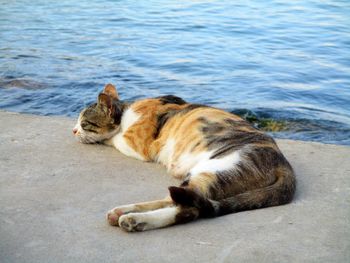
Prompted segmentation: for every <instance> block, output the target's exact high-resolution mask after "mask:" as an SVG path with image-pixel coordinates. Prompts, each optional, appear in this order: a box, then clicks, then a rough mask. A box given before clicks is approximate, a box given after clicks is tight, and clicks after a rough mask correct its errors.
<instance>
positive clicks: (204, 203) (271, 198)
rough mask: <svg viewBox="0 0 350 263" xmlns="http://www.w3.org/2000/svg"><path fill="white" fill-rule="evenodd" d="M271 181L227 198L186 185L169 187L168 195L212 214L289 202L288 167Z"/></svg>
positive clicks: (291, 179)
mask: <svg viewBox="0 0 350 263" xmlns="http://www.w3.org/2000/svg"><path fill="white" fill-rule="evenodd" d="M276 176H277V180H276V181H275V182H274V184H272V185H269V186H267V187H264V188H258V189H254V190H251V191H247V192H244V193H241V194H238V195H235V196H232V197H229V198H225V199H221V200H212V199H208V198H205V197H204V196H203V195H201V194H200V193H198V192H196V191H194V190H192V189H190V188H186V187H175V186H171V187H169V191H170V196H171V198H172V199H173V201H174V202H175V203H177V204H180V205H184V206H191V207H196V208H197V209H198V210H199V215H200V217H215V216H221V215H225V214H230V213H234V212H239V211H244V210H251V209H256V208H263V207H269V206H276V205H283V204H287V203H289V202H290V201H291V200H292V198H293V195H294V192H295V177H294V174H293V171H292V170H289V169H288V170H287V171H286V170H285V169H283V171H280V172H277V173H276Z"/></svg>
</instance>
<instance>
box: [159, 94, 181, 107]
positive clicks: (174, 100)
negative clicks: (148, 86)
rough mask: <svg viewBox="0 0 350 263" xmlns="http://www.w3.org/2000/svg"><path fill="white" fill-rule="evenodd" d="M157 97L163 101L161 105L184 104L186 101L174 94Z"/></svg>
mask: <svg viewBox="0 0 350 263" xmlns="http://www.w3.org/2000/svg"><path fill="white" fill-rule="evenodd" d="M157 99H159V100H160V101H161V102H162V103H163V105H164V104H177V105H183V104H186V101H184V100H183V99H181V98H180V97H177V96H174V95H166V96H161V97H157Z"/></svg>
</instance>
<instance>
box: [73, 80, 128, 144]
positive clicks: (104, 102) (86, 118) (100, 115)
mask: <svg viewBox="0 0 350 263" xmlns="http://www.w3.org/2000/svg"><path fill="white" fill-rule="evenodd" d="M124 107H125V106H124V103H123V102H122V101H120V100H119V96H118V93H117V90H116V88H115V87H114V86H113V85H112V84H107V85H106V86H105V88H104V90H103V91H102V92H101V93H100V94H99V95H98V99H97V103H94V104H92V105H90V106H88V107H87V108H85V109H83V110H82V111H81V112H80V115H79V118H78V121H77V124H76V125H75V127H74V129H73V133H74V135H75V136H76V137H77V138H78V139H79V141H80V142H82V143H98V142H102V141H104V140H107V139H110V138H112V137H113V136H114V135H115V134H116V133H118V131H119V126H120V122H121V117H122V114H123V110H124Z"/></svg>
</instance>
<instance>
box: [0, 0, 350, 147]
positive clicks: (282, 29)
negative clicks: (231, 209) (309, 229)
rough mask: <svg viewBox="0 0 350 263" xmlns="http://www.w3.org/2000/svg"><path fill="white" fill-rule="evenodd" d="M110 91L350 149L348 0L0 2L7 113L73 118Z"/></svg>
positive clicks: (1, 91)
mask: <svg viewBox="0 0 350 263" xmlns="http://www.w3.org/2000/svg"><path fill="white" fill-rule="evenodd" d="M108 82H112V83H115V84H116V85H117V87H119V92H120V94H121V97H122V98H123V99H126V100H134V99H139V98H145V97H153V96H159V95H162V94H176V95H178V96H181V97H183V98H184V99H186V100H189V101H192V102H196V103H205V104H209V105H213V106H216V107H220V108H224V109H227V110H230V111H235V112H236V111H237V110H238V111H242V110H243V111H250V112H253V114H255V115H256V116H257V117H258V118H272V119H275V120H278V121H279V120H281V121H285V122H286V123H288V124H289V125H288V129H287V130H284V131H281V132H277V133H274V135H275V136H276V137H283V138H293V139H301V140H311V141H321V142H326V143H336V144H346V145H350V1H348V0H345V1H332V0H324V1H319V0H318V1H284V0H281V1H269V0H264V1H224V0H218V1H200V0H199V1H188V0H186V1H170V0H158V1H153V0H152V1H149V0H148V1H135V0H134V1H131V0H129V1H106V0H99V1H97V0H90V1H38V0H36V1H33V0H30V1H27V0H22V1H20V0H19V1H3V0H0V108H2V109H5V110H10V111H17V112H27V113H34V114H42V115H68V116H77V114H78V112H79V111H80V110H81V108H82V107H84V106H85V105H87V104H89V103H91V102H93V101H94V100H95V98H96V96H97V94H98V92H99V91H100V90H101V88H102V87H103V85H104V84H105V83H108Z"/></svg>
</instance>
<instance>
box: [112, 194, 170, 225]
mask: <svg viewBox="0 0 350 263" xmlns="http://www.w3.org/2000/svg"><path fill="white" fill-rule="evenodd" d="M170 206H174V202H173V201H172V200H171V198H170V197H167V198H165V199H162V200H156V201H151V202H143V203H137V204H129V205H123V206H117V207H115V208H113V209H111V210H110V211H108V213H107V220H108V223H109V224H110V225H112V226H119V224H118V222H119V218H120V217H121V216H122V215H125V214H128V213H141V212H148V211H152V210H156V209H160V208H165V207H170Z"/></svg>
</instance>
